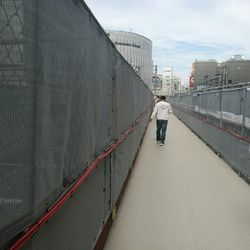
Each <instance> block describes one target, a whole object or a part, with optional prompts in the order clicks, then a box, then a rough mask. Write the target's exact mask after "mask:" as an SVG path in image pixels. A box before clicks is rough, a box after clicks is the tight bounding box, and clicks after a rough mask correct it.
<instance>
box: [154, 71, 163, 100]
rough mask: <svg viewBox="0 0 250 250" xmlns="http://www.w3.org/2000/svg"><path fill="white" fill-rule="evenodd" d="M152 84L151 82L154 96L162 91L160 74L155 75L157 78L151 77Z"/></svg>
mask: <svg viewBox="0 0 250 250" xmlns="http://www.w3.org/2000/svg"><path fill="white" fill-rule="evenodd" d="M152 82H153V87H152V91H153V93H154V94H156V95H157V94H159V92H160V91H161V89H162V75H161V74H157V76H155V75H153V78H152Z"/></svg>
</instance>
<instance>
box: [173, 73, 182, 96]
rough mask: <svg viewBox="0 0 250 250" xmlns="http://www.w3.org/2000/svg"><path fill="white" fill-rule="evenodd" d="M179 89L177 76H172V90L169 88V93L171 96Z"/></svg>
mask: <svg viewBox="0 0 250 250" xmlns="http://www.w3.org/2000/svg"><path fill="white" fill-rule="evenodd" d="M180 89H181V78H180V77H179V76H177V75H173V78H172V88H171V92H172V94H173V93H174V92H177V91H179V90H180Z"/></svg>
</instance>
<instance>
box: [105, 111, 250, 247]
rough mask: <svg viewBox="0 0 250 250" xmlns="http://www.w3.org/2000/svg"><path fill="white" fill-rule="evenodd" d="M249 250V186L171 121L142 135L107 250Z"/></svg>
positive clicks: (185, 130)
mask: <svg viewBox="0 0 250 250" xmlns="http://www.w3.org/2000/svg"><path fill="white" fill-rule="evenodd" d="M182 249H183V250H189V249H190V250H210V249H211V250H217V249H218V250H249V249H250V186H249V185H248V184H247V183H246V182H245V181H244V180H242V179H241V178H240V177H238V176H237V175H236V173H235V172H234V171H233V170H231V168H230V167H229V166H228V165H227V164H226V163H225V162H224V161H223V160H222V159H220V158H218V157H217V156H216V154H215V153H214V152H213V151H212V150H211V149H210V148H208V147H207V146H206V144H204V143H203V142H202V141H201V140H200V139H199V138H198V137H196V136H195V135H194V134H193V133H192V132H191V131H190V130H189V129H188V128H187V127H186V126H185V125H183V123H181V122H180V121H179V120H178V119H177V118H176V117H175V116H171V119H170V122H169V127H168V131H167V142H166V145H165V146H164V147H161V146H159V145H157V144H156V142H155V122H154V121H153V122H152V123H151V124H150V125H149V127H148V130H147V133H146V135H145V138H144V141H143V144H142V147H141V150H140V153H139V156H138V159H137V161H136V164H135V168H134V170H133V173H132V175H131V179H130V181H129V183H128V186H127V189H126V192H125V194H124V196H123V199H122V202H121V205H120V208H119V210H118V214H117V217H116V219H115V221H114V223H113V227H112V229H111V232H110V235H109V238H108V240H107V243H106V246H105V250H182Z"/></svg>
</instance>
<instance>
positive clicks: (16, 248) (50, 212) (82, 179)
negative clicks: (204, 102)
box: [10, 106, 151, 250]
mask: <svg viewBox="0 0 250 250" xmlns="http://www.w3.org/2000/svg"><path fill="white" fill-rule="evenodd" d="M150 109H151V106H150V107H149V108H148V109H147V110H146V111H145V112H143V113H142V114H140V115H139V116H138V119H137V120H136V122H135V123H134V125H132V126H131V127H130V128H128V129H127V130H126V131H125V132H124V133H123V135H122V136H121V137H120V138H119V140H118V141H117V142H116V143H114V144H113V145H112V146H111V147H110V148H109V149H108V150H107V151H106V152H104V153H102V154H101V155H100V156H98V157H97V158H96V159H95V160H94V161H93V162H92V163H91V164H90V166H89V167H88V169H87V170H86V172H84V174H83V175H82V176H81V177H80V178H79V179H78V180H77V181H76V183H75V184H74V185H73V186H72V187H71V188H70V190H69V191H67V192H66V193H65V194H64V195H63V196H62V197H61V198H60V200H58V201H57V202H56V203H55V204H54V205H53V206H52V207H51V208H50V209H49V210H48V212H47V213H46V214H44V215H42V216H41V217H40V218H39V219H38V220H37V221H36V222H35V223H34V224H33V225H31V226H30V227H29V228H27V230H26V231H24V234H23V235H22V236H21V237H20V238H19V239H18V240H17V241H16V242H15V243H14V244H13V245H12V246H11V247H10V250H19V249H20V248H21V247H22V246H24V245H25V244H26V243H27V242H28V241H29V240H30V239H31V237H32V236H33V235H34V234H35V233H36V232H37V231H38V230H39V229H40V228H41V227H42V226H43V225H44V224H45V223H46V222H47V221H48V220H49V219H51V218H52V217H53V215H54V214H55V213H57V212H58V210H59V209H60V208H61V207H62V206H63V205H64V204H65V203H66V202H67V200H68V199H69V198H70V197H71V196H72V194H73V193H74V192H75V191H76V190H77V189H78V188H79V187H80V185H81V184H83V183H84V182H85V181H86V179H87V178H88V176H89V175H90V174H91V173H92V172H93V170H94V169H95V168H96V167H97V166H98V164H99V163H100V162H101V161H102V160H104V159H105V158H107V157H108V156H109V155H110V154H111V153H112V152H113V151H114V150H115V149H116V148H117V147H118V145H119V144H121V143H122V142H123V141H124V140H125V139H126V138H127V137H128V135H129V134H130V133H131V132H132V131H133V130H134V129H135V127H136V126H137V125H138V124H139V122H140V121H141V120H142V118H143V117H144V116H145V114H146V113H147V112H148V111H149V110H150Z"/></svg>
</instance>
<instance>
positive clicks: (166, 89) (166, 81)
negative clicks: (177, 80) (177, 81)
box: [161, 67, 173, 95]
mask: <svg viewBox="0 0 250 250" xmlns="http://www.w3.org/2000/svg"><path fill="white" fill-rule="evenodd" d="M172 80H173V67H164V68H163V71H162V89H161V91H162V93H164V95H170V94H171V92H172Z"/></svg>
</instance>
